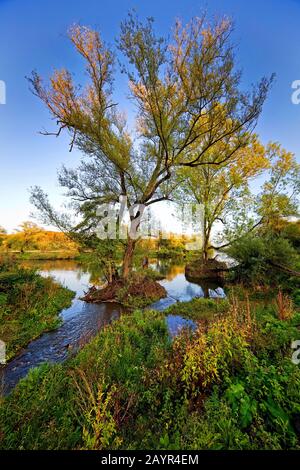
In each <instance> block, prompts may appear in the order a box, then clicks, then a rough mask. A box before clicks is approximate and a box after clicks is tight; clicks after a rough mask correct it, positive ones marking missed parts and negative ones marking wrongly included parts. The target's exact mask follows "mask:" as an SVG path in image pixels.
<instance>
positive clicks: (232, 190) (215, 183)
mask: <svg viewBox="0 0 300 470" xmlns="http://www.w3.org/2000/svg"><path fill="white" fill-rule="evenodd" d="M214 152H217V153H218V146H215V148H214V149H213V150H212V151H211V152H210V153H209V155H208V157H207V160H210V159H211V160H214V159H215V155H214ZM269 166H270V162H269V159H268V157H267V155H266V152H265V148H264V147H263V146H262V145H261V144H260V143H259V141H258V140H257V138H256V136H253V137H252V142H251V144H250V145H248V147H245V148H243V149H240V150H239V151H238V152H235V154H234V156H232V157H231V159H230V160H228V161H226V162H223V163H222V164H220V165H209V164H207V165H201V166H198V167H196V168H193V169H190V168H187V169H185V170H183V172H182V174H183V176H184V183H183V184H182V191H184V193H185V194H188V195H189V196H190V199H191V201H193V202H195V203H197V204H200V205H201V206H202V208H203V227H202V233H203V241H202V255H203V260H204V261H207V259H208V257H209V253H210V251H211V250H212V248H214V245H213V240H212V230H213V228H214V227H215V226H216V223H217V222H219V223H221V224H222V227H223V229H224V228H225V227H226V222H227V219H228V218H229V217H236V216H237V214H238V212H239V211H240V210H241V207H242V201H243V203H245V201H246V200H248V199H249V197H250V191H249V183H250V181H251V180H253V179H254V178H255V177H257V176H258V175H260V174H261V173H262V172H263V171H264V170H266V169H267V168H269ZM179 195H181V192H179ZM233 201H234V203H233Z"/></svg>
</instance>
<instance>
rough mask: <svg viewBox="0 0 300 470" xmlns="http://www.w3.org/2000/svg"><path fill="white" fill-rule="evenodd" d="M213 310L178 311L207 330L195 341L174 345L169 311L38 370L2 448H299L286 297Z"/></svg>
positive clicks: (25, 387)
mask: <svg viewBox="0 0 300 470" xmlns="http://www.w3.org/2000/svg"><path fill="white" fill-rule="evenodd" d="M210 302H213V301H203V300H201V299H200V300H198V299H197V300H193V301H192V302H189V303H186V304H178V305H176V306H175V307H174V308H176V311H177V310H178V313H179V312H180V311H181V313H182V314H183V315H185V316H188V317H189V318H194V319H195V320H200V321H198V329H197V331H196V332H195V333H194V334H191V333H190V332H184V333H183V334H182V335H180V336H178V337H177V338H176V339H175V340H174V341H173V342H171V340H170V337H169V335H168V332H167V328H166V323H165V320H164V313H162V312H156V311H145V312H141V311H136V312H135V313H134V314H132V315H124V316H122V317H121V319H120V320H118V321H116V322H115V323H113V324H112V325H110V326H107V327H106V328H105V329H104V330H103V331H101V332H100V333H99V334H98V336H97V337H96V338H95V339H94V340H92V341H91V343H89V344H88V345H86V346H85V347H84V348H83V349H82V350H81V351H80V352H79V354H78V355H77V356H76V357H75V358H73V359H69V360H68V361H67V362H66V363H65V364H63V365H52V366H50V365H44V366H42V367H40V368H38V369H34V370H32V371H31V372H30V374H29V375H28V377H27V378H25V379H23V380H21V382H20V383H19V385H18V386H17V387H16V389H15V390H14V391H13V392H12V394H11V395H10V396H8V397H7V398H5V399H3V401H2V404H1V407H0V423H1V434H0V435H1V447H2V448H14V449H43V448H47V449H69V448H84V449H144V448H147V449H295V448H299V447H300V445H299V419H300V400H299V387H300V368H299V366H297V365H295V364H294V363H293V362H292V361H291V357H292V352H293V351H292V350H291V341H294V340H297V339H298V338H299V326H300V315H299V313H297V312H295V311H294V312H292V313H293V315H292V313H291V312H289V311H288V314H286V315H283V312H284V311H285V309H288V306H287V305H286V303H285V300H284V299H283V300H282V302H281V304H280V303H278V302H274V303H272V304H269V306H268V307H265V306H262V305H256V306H255V307H254V308H253V309H252V308H251V307H250V305H251V303H249V302H239V301H237V300H235V299H232V300H231V302H230V306H229V304H228V302H227V301H225V302H220V303H215V304H210ZM201 304H202V305H203V306H204V307H205V308H204V310H205V309H206V310H207V311H211V312H213V315H211V316H210V317H209V319H210V321H205V322H202V321H201V319H203V318H201V314H200V312H201V308H200V306H201ZM214 306H215V307H214ZM279 307H281V310H280V309H279ZM196 310H198V312H199V313H198V314H195V311H196ZM192 312H193V313H192ZM279 317H280V318H285V319H284V320H283V319H280V318H279ZM206 319H207V318H206Z"/></svg>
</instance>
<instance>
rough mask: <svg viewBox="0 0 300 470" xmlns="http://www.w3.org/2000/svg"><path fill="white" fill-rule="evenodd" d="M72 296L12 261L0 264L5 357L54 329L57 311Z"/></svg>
mask: <svg viewBox="0 0 300 470" xmlns="http://www.w3.org/2000/svg"><path fill="white" fill-rule="evenodd" d="M73 296H74V293H73V292H71V291H70V290H69V289H66V288H65V287H62V286H60V285H58V284H57V283H55V282H54V281H53V280H52V279H50V278H43V277H42V276H40V275H38V274H37V273H36V272H35V271H33V270H28V269H23V268H21V267H20V266H18V265H15V264H14V263H13V261H12V260H7V259H6V260H4V261H3V262H2V263H0V338H1V339H2V340H3V341H5V342H6V347H7V359H11V358H12V357H13V356H14V355H15V354H16V353H17V352H18V351H19V350H20V349H21V348H22V347H24V346H25V345H26V344H27V343H28V342H29V341H31V340H32V339H34V338H36V337H37V336H39V335H40V334H41V333H43V332H45V331H48V330H51V329H53V328H56V327H57V326H58V325H59V323H60V319H59V316H58V315H59V313H60V311H61V310H62V309H63V308H66V307H68V306H69V305H70V303H71V300H72V298H73Z"/></svg>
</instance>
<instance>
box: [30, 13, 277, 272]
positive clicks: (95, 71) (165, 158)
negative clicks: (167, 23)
mask: <svg viewBox="0 0 300 470" xmlns="http://www.w3.org/2000/svg"><path fill="white" fill-rule="evenodd" d="M231 30H232V25H231V22H230V21H229V20H227V19H222V20H221V21H217V22H216V23H214V24H209V23H208V22H207V21H206V18H205V16H203V17H201V18H194V19H192V20H191V21H190V22H189V23H188V24H187V25H186V26H183V25H182V24H181V23H180V22H179V21H178V22H177V23H176V25H175V28H174V34H173V38H172V39H171V40H170V41H168V40H166V39H164V38H162V37H158V36H157V35H156V34H155V32H154V26H153V19H151V18H150V19H148V20H147V21H146V22H145V23H141V22H140V21H139V20H138V19H137V18H136V17H135V16H133V15H131V14H130V15H129V17H128V19H127V20H125V21H124V22H123V23H122V24H121V32H120V37H119V40H118V42H117V47H118V50H119V53H120V54H123V57H124V59H125V60H124V65H123V66H122V71H123V72H124V73H125V74H126V75H127V77H128V79H129V88H130V98H131V100H132V102H133V103H134V104H135V105H136V109H137V116H136V124H137V125H136V129H135V131H133V130H132V132H130V130H129V129H128V127H127V124H126V119H125V115H124V114H123V113H122V111H121V110H120V109H119V107H118V105H117V103H116V102H115V99H114V96H113V77H114V73H115V54H114V52H113V51H112V49H110V48H109V47H108V46H106V45H105V44H104V42H103V41H102V39H101V38H100V35H99V33H98V32H96V31H92V30H90V29H88V28H86V27H81V26H74V27H72V28H71V30H70V39H71V41H72V43H73V45H74V46H75V49H76V50H77V52H78V53H79V54H80V55H81V56H82V58H83V60H84V63H85V67H86V74H87V78H88V81H87V83H86V85H85V86H82V87H79V86H77V85H76V84H75V83H74V80H73V76H72V75H71V73H70V72H69V71H67V70H65V69H63V70H59V71H55V73H54V75H53V76H52V77H51V80H50V86H45V85H44V84H43V82H42V79H41V77H40V76H39V75H38V74H37V73H33V75H32V77H31V78H30V82H31V85H32V90H33V92H34V93H35V94H36V95H37V96H38V97H39V98H40V99H41V100H42V101H43V102H44V104H45V105H46V106H47V108H48V109H49V111H50V113H51V115H52V116H53V117H54V119H55V120H56V121H57V125H58V131H57V132H54V134H55V135H59V134H60V133H61V131H64V130H65V131H67V132H68V133H69V134H70V136H71V144H70V149H72V148H73V147H74V146H76V147H77V148H78V149H79V150H80V151H81V152H82V154H83V157H82V160H81V164H80V165H79V167H78V169H77V170H74V169H67V168H63V170H62V172H61V174H60V178H59V181H60V184H61V185H62V186H63V187H65V188H66V189H67V195H68V196H69V197H70V198H71V201H72V204H73V208H74V209H75V210H76V212H77V214H79V215H80V216H81V221H80V223H79V224H77V225H71V224H70V223H69V219H70V217H69V216H68V215H65V216H64V217H63V216H62V215H61V214H58V213H57V212H56V211H55V210H54V209H53V208H52V207H51V205H50V204H49V201H48V199H47V195H46V194H45V193H44V192H43V191H42V190H41V189H40V188H33V190H32V197H31V201H32V202H33V204H34V205H35V206H36V208H37V209H38V210H39V212H40V213H41V214H42V216H43V220H44V222H47V223H51V224H56V225H57V226H58V227H60V228H61V229H63V230H68V231H70V232H71V233H72V234H73V235H74V234H76V235H77V236H79V235H80V236H81V235H82V236H84V237H85V238H86V237H89V236H90V237H93V236H94V233H95V228H96V226H97V224H98V222H99V217H97V215H96V209H97V207H98V206H99V204H101V203H104V202H109V203H114V204H116V203H118V201H119V196H120V195H122V196H126V197H127V204H128V207H130V206H134V208H135V209H134V210H133V211H131V213H130V224H129V227H128V229H129V233H131V232H132V229H133V228H134V227H135V228H137V229H138V227H139V224H140V217H141V214H142V212H143V207H146V208H147V207H149V206H150V205H151V204H154V203H156V202H158V201H162V200H164V199H168V198H169V197H170V194H171V193H172V191H173V189H174V187H175V186H176V184H177V181H176V180H175V179H174V177H175V175H176V172H177V170H178V168H180V167H190V168H194V167H198V166H199V165H206V166H207V165H211V166H216V165H221V164H223V163H224V162H226V161H228V160H230V159H231V158H233V156H234V155H235V154H236V152H238V151H240V150H241V149H243V148H245V147H247V145H248V144H249V139H250V138H251V131H252V129H253V127H254V126H255V123H256V121H257V119H258V116H259V114H260V112H261V108H262V105H263V103H264V101H265V98H266V95H267V92H268V89H269V86H270V82H271V79H266V78H264V79H262V80H261V82H260V83H259V84H258V85H257V86H256V87H253V89H252V90H251V91H250V92H247V93H243V92H241V91H240V73H239V72H238V71H236V69H235V65H234V52H233V47H232V44H231V42H230V34H231ZM224 123H226V124H225V125H224ZM50 134H51V133H50ZM216 147H217V148H218V152H214V153H213V155H214V157H213V158H211V155H212V150H213V149H214V148H216ZM135 245H136V239H135V238H133V237H130V236H129V237H128V240H127V243H126V248H125V252H124V259H123V269H122V273H123V277H124V278H126V277H127V276H128V274H129V272H130V268H131V264H132V257H133V253H134V248H135Z"/></svg>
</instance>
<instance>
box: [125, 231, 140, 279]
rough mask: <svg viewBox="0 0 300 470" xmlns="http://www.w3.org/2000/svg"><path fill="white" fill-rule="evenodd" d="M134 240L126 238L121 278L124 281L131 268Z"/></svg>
mask: <svg viewBox="0 0 300 470" xmlns="http://www.w3.org/2000/svg"><path fill="white" fill-rule="evenodd" d="M136 242H137V241H136V240H133V239H132V238H128V241H127V245H126V249H125V253H124V258H123V270H122V277H123V278H124V279H126V278H127V277H128V276H129V274H130V272H131V268H132V260H133V254H134V249H135V245H136Z"/></svg>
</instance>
